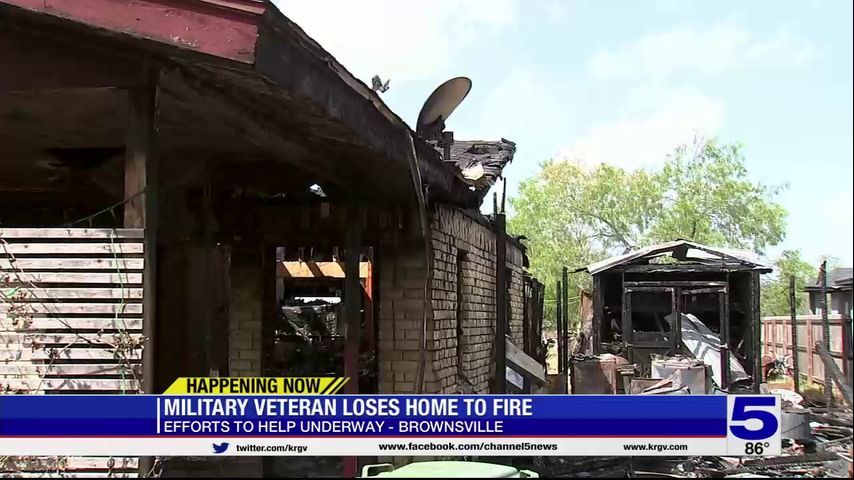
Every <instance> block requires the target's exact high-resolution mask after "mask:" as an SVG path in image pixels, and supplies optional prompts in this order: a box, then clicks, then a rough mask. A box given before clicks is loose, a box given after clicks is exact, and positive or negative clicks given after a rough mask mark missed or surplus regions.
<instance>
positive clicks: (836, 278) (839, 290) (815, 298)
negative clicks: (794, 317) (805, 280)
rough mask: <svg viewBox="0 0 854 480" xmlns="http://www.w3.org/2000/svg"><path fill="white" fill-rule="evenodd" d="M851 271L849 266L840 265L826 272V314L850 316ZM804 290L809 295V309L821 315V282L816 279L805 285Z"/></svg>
mask: <svg viewBox="0 0 854 480" xmlns="http://www.w3.org/2000/svg"><path fill="white" fill-rule="evenodd" d="M852 272H854V269H852V268H851V267H840V268H834V269H831V270H830V271H829V272H828V273H827V293H828V296H829V299H828V300H827V313H828V314H831V315H836V314H841V315H848V316H849V317H850V316H851V305H852V296H851V292H852V278H854V275H852ZM804 291H805V292H807V294H808V295H809V302H810V311H811V312H812V313H814V314H816V315H821V284H820V282H819V281H818V279H816V280H815V281H814V282H812V283H810V284H809V285H805V286H804Z"/></svg>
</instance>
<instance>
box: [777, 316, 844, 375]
mask: <svg viewBox="0 0 854 480" xmlns="http://www.w3.org/2000/svg"><path fill="white" fill-rule="evenodd" d="M828 323H829V324H830V342H829V343H830V347H829V348H830V354H831V356H832V357H833V360H834V361H835V362H836V364H837V365H838V366H839V369H840V370H841V371H842V372H843V374H844V375H845V378H848V379H850V377H851V371H850V368H851V365H850V363H849V361H848V359H849V358H850V353H851V319H850V318H849V317H848V316H847V315H840V314H834V315H828ZM797 327H798V332H797V333H798V363H799V367H800V371H801V374H802V375H806V376H807V378H809V379H810V381H813V382H817V383H822V384H823V383H824V363H823V362H822V360H821V357H819V355H818V352H817V351H816V350H815V344H816V342H822V341H824V339H823V338H822V320H821V316H820V315H799V316H798V317H797ZM762 352H763V354H765V355H772V356H773V355H786V356H788V357H789V358H793V357H794V349H793V348H792V319H791V318H790V317H788V316H781V317H764V318H763V319H762ZM849 381H850V380H849Z"/></svg>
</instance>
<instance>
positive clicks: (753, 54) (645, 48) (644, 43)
mask: <svg viewBox="0 0 854 480" xmlns="http://www.w3.org/2000/svg"><path fill="white" fill-rule="evenodd" d="M813 55H814V50H813V47H812V46H811V44H810V43H809V42H808V41H806V40H804V39H802V38H799V37H797V36H795V35H793V34H791V33H790V32H787V31H784V30H780V31H778V32H777V33H775V34H773V35H771V36H769V37H767V38H757V37H756V36H754V35H753V34H752V33H751V32H749V31H747V30H745V29H744V27H742V26H740V25H738V24H736V23H734V22H731V21H726V22H719V23H716V24H713V25H710V26H708V27H707V28H704V29H696V28H686V27H683V28H676V29H672V30H668V31H665V32H658V33H651V34H647V35H644V36H642V37H640V38H639V39H637V40H635V41H633V42H629V43H625V44H623V45H621V46H619V47H617V48H616V49H613V50H600V51H598V52H597V53H596V54H595V55H594V56H593V57H592V59H591V61H590V65H589V67H590V70H591V72H592V73H593V75H595V76H596V77H598V78H609V79H620V78H629V79H631V78H647V79H666V78H669V77H671V76H672V75H674V74H677V73H679V72H692V73H693V72H698V73H702V74H719V73H722V72H726V71H730V70H734V69H737V68H743V67H757V66H802V65H805V64H807V63H809V61H810V60H811V59H812V57H813Z"/></svg>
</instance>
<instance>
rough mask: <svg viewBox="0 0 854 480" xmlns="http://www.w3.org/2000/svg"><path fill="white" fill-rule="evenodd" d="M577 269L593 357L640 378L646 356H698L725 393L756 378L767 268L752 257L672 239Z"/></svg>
mask: <svg viewBox="0 0 854 480" xmlns="http://www.w3.org/2000/svg"><path fill="white" fill-rule="evenodd" d="M582 270H586V271H587V272H589V273H590V274H591V275H593V349H594V352H593V353H597V354H598V353H614V354H619V355H621V356H623V357H625V358H627V359H628V360H629V362H632V363H635V364H637V365H638V366H639V368H640V370H641V374H648V373H649V371H650V368H651V359H652V356H653V355H662V356H675V355H686V356H693V357H697V358H698V359H700V360H703V361H704V362H705V363H706V364H707V365H710V366H711V367H712V369H713V371H714V376H715V382H716V384H717V385H718V387H719V388H721V389H724V390H726V389H728V388H729V387H730V386H731V385H732V386H734V384H735V383H738V384H747V383H749V380H750V378H751V377H752V378H753V379H754V380H758V379H759V378H760V375H761V368H760V366H759V362H760V361H761V354H760V348H759V341H760V338H759V337H760V335H759V332H760V316H759V315H760V314H759V276H760V274H762V273H767V272H770V271H771V269H770V268H768V267H767V266H764V265H762V264H761V263H760V262H759V261H758V260H757V259H755V258H753V256H752V255H751V254H749V253H746V252H742V251H736V250H730V249H724V248H717V247H711V246H707V245H700V244H697V243H693V242H689V241H686V240H677V241H673V242H668V243H663V244H660V245H653V246H649V247H646V248H642V249H639V250H635V251H632V252H629V253H626V254H624V255H619V256H616V257H612V258H608V259H606V260H602V261H600V262H597V263H594V264H591V265H588V266H587V267H586V268H584V269H582ZM753 383H754V385H755V386H757V387H758V382H756V381H754V382H753Z"/></svg>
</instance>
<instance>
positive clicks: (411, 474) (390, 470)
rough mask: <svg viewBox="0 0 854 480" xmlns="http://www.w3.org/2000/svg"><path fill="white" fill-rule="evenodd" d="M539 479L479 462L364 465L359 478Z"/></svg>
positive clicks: (509, 468)
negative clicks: (396, 466) (395, 465)
mask: <svg viewBox="0 0 854 480" xmlns="http://www.w3.org/2000/svg"><path fill="white" fill-rule="evenodd" d="M373 477H396V478H539V475H538V474H537V473H535V472H532V471H530V470H518V469H516V468H514V467H510V466H507V465H496V464H494V463H480V462H458V461H447V462H415V463H410V464H409V465H404V466H402V467H400V468H394V465H392V464H390V463H380V464H376V465H365V466H364V468H362V476H361V477H360V478H373Z"/></svg>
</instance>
